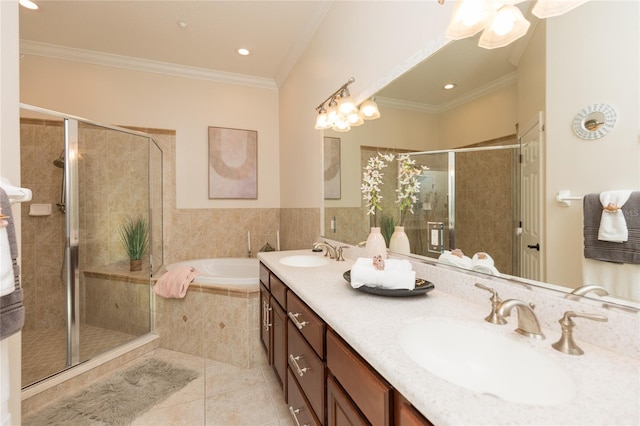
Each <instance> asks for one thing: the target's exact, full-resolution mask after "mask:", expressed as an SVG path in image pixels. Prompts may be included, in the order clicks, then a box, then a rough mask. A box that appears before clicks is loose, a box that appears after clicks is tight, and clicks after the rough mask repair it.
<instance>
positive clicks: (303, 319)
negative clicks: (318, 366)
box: [287, 292, 325, 359]
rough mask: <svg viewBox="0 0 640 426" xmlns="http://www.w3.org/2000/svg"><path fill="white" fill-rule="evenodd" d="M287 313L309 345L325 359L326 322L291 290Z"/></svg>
mask: <svg viewBox="0 0 640 426" xmlns="http://www.w3.org/2000/svg"><path fill="white" fill-rule="evenodd" d="M287 315H288V316H289V319H290V320H291V322H292V323H293V325H295V326H296V328H297V329H298V330H300V333H302V335H303V336H304V338H305V339H306V340H307V342H309V345H311V347H312V348H313V350H314V351H316V353H317V354H318V356H319V357H320V358H321V359H324V330H325V326H324V322H323V321H322V319H320V317H319V316H317V315H316V314H315V313H313V311H312V310H311V309H309V308H308V307H307V305H305V304H304V302H302V301H301V300H300V299H298V297H297V296H296V295H295V294H293V293H292V292H289V295H288V299H287Z"/></svg>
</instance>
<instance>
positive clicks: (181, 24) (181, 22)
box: [178, 21, 189, 28]
mask: <svg viewBox="0 0 640 426" xmlns="http://www.w3.org/2000/svg"><path fill="white" fill-rule="evenodd" d="M188 25H189V24H187V23H186V22H185V21H178V26H179V27H180V28H187V26H188Z"/></svg>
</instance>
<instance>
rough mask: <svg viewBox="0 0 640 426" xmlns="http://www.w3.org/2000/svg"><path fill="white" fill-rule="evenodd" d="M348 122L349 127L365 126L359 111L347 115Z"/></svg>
mask: <svg viewBox="0 0 640 426" xmlns="http://www.w3.org/2000/svg"><path fill="white" fill-rule="evenodd" d="M347 121H348V122H349V125H350V126H351V127H358V126H362V125H363V124H364V120H363V119H362V117H361V116H360V111H358V110H357V109H356V110H355V111H352V112H351V113H350V114H348V115H347Z"/></svg>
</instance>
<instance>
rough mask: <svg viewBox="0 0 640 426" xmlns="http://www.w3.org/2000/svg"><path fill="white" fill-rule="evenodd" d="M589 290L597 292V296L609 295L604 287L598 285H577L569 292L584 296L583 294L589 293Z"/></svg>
mask: <svg viewBox="0 0 640 426" xmlns="http://www.w3.org/2000/svg"><path fill="white" fill-rule="evenodd" d="M591 292H593V293H595V294H597V295H598V296H608V295H609V293H608V292H607V290H605V289H604V288H602V287H600V286H599V285H583V286H582V287H578V288H576V289H575V290H573V291H572V292H571V294H574V295H576V296H584V295H586V294H589V293H591Z"/></svg>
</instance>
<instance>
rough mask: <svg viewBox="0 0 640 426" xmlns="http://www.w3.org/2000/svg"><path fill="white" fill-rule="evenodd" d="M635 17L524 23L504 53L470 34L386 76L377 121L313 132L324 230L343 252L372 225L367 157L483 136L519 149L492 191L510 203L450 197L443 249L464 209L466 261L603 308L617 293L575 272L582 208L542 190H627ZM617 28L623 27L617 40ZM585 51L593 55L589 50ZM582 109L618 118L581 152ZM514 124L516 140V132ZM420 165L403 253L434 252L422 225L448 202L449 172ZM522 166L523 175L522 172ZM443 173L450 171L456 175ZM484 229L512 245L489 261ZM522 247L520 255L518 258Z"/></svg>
mask: <svg viewBox="0 0 640 426" xmlns="http://www.w3.org/2000/svg"><path fill="white" fill-rule="evenodd" d="M527 3H530V2H524V3H522V5H526V4H527ZM639 9H640V5H639V4H638V3H637V2H624V1H612V2H587V3H585V4H584V5H582V6H580V7H578V8H576V9H575V10H573V11H571V12H569V13H567V14H566V15H563V16H561V17H555V18H551V19H547V20H539V21H538V20H536V19H535V18H532V22H534V25H532V27H531V29H530V30H529V33H528V34H527V36H526V37H523V38H522V39H520V40H518V41H517V42H515V43H513V44H512V45H510V46H508V47H505V48H501V49H495V50H491V51H487V50H485V49H480V48H478V47H477V40H475V39H474V38H471V39H463V40H459V41H455V42H451V43H450V44H448V45H447V46H445V47H444V48H442V49H441V50H440V51H438V52H436V53H435V54H434V55H432V56H431V57H429V58H427V59H426V60H425V61H424V62H423V63H421V64H419V65H417V66H416V67H415V68H414V69H412V70H410V71H409V72H407V73H406V74H405V75H403V76H401V77H400V78H398V79H397V80H395V81H393V82H391V83H390V84H389V85H388V86H387V87H385V88H383V89H382V90H381V91H380V92H379V93H377V94H376V101H377V102H378V104H379V106H380V110H381V119H379V120H377V121H375V122H371V123H368V126H361V127H358V128H355V129H352V130H351V131H350V132H348V133H340V134H337V133H332V132H330V131H325V136H333V137H340V139H341V162H342V170H341V174H342V176H341V178H342V185H341V188H342V190H341V197H340V199H335V200H325V203H324V209H325V215H324V216H325V219H324V222H325V223H324V228H323V229H325V230H326V232H325V236H326V237H328V238H332V239H336V240H340V241H345V242H347V243H351V244H357V243H359V242H362V241H364V240H365V239H366V236H367V234H368V232H369V227H370V226H371V224H370V218H369V217H368V216H366V210H365V209H364V207H363V202H362V194H361V193H360V181H361V178H362V164H363V161H366V159H368V158H369V157H371V156H372V155H375V154H376V153H377V152H378V151H381V152H386V151H393V152H431V151H448V150H451V149H460V148H463V147H467V148H468V147H477V145H478V144H483V143H485V144H486V143H487V141H489V143H491V142H492V141H499V143H498V144H499V145H511V144H519V145H521V153H522V154H523V158H524V159H525V163H523V164H522V165H520V166H519V167H520V168H521V169H522V170H521V173H520V181H517V180H516V182H515V183H513V185H514V186H513V187H514V191H513V192H510V191H509V190H508V189H506V187H505V188H500V189H497V190H496V191H494V192H500V193H504V194H507V195H508V196H507V197H505V201H501V202H504V203H511V206H512V207H515V211H511V212H510V213H511V215H512V216H511V219H505V218H503V217H498V216H497V215H496V212H495V211H494V212H489V210H487V208H488V206H489V205H492V204H496V205H498V204H497V203H491V202H490V198H489V197H488V196H487V195H480V194H479V193H477V190H476V189H469V192H470V193H471V194H473V195H471V196H469V197H468V199H469V200H473V201H474V203H473V204H471V205H468V206H465V207H464V209H462V207H461V206H460V201H458V200H459V198H456V202H457V203H458V206H457V208H456V211H457V218H454V220H455V222H454V223H453V227H454V229H455V230H456V233H455V237H454V238H455V240H454V244H455V245H456V246H459V245H462V244H467V242H464V239H465V238H466V237H469V236H468V235H465V234H467V233H468V232H469V231H467V230H463V226H464V225H463V222H464V221H463V218H464V215H467V216H468V217H469V219H470V220H471V221H470V225H469V227H470V228H473V229H475V230H476V231H478V232H485V234H484V235H482V236H481V237H478V236H472V238H471V240H472V241H473V243H474V244H476V243H478V242H480V243H479V244H478V245H471V244H470V245H469V248H468V249H463V250H464V251H465V254H468V255H469V256H471V255H473V253H474V252H475V251H486V252H489V253H490V254H491V255H492V256H493V257H494V260H495V261H496V264H497V265H500V266H499V270H500V272H501V273H502V275H507V276H509V275H513V276H515V277H517V276H522V277H526V278H527V279H528V280H527V282H529V283H530V282H531V281H529V280H535V281H540V283H538V284H539V285H542V286H545V287H547V288H553V289H566V290H565V291H567V290H568V291H570V290H573V289H575V288H578V287H580V286H582V285H600V286H603V287H605V288H607V290H608V292H609V294H610V296H607V300H613V301H619V300H620V296H619V294H620V293H621V292H619V291H616V288H615V283H614V282H590V281H589V280H588V278H587V277H585V276H584V274H583V272H582V271H583V265H582V263H583V260H584V259H583V245H582V243H583V235H582V232H583V229H582V222H583V217H582V203H581V202H575V203H572V205H571V206H569V207H565V205H566V204H565V205H563V204H561V203H558V202H557V201H555V196H556V195H557V193H558V191H560V190H566V189H568V190H570V191H571V193H572V194H576V195H577V194H579V195H581V196H582V195H585V194H588V193H598V192H602V191H607V190H611V189H620V188H638V187H639V184H640V168H639V167H638V164H640V152H639V151H640V150H639V149H638V146H637V138H638V133H637V132H638V118H637V117H638V116H639V115H640V106H639V104H640V102H639V100H638V99H637V96H630V95H629V93H637V92H638V90H639V87H638V86H639V84H638V83H639V82H638V77H637V76H638V75H639V73H640V69H639V68H640V67H639V62H640V61H639V59H638V58H639V52H640V48H639V41H638V40H639V39H640V37H639V36H640V34H639V32H640V31H639V30H638V28H637V27H638V26H637V22H636V21H637V16H638V12H639ZM624 28H626V29H627V30H628V29H630V28H632V29H633V30H629V31H631V33H629V34H627V33H626V32H625V31H627V30H623V29H624ZM594 48H595V49H596V50H597V51H598V52H599V54H598V55H595V56H594V55H592V54H590V53H589V52H591V51H593V49H594ZM471 60H473V61H474V62H473V63H471V62H469V61H471ZM623 64H624V65H623ZM467 71H472V72H471V73H469V72H467ZM465 72H466V74H470V75H465ZM425 73H426V74H425ZM577 74H579V75H580V78H576V75H577ZM445 82H455V83H456V87H455V88H454V89H453V90H449V91H445V90H443V89H442V86H443V85H444V83H445ZM593 102H607V103H608V104H612V105H616V110H617V112H618V114H619V116H620V117H627V119H626V120H622V119H620V120H618V121H619V122H618V123H616V126H615V128H614V129H613V130H612V131H611V132H610V133H609V134H608V135H606V136H605V137H603V138H600V139H598V140H594V141H590V142H588V144H585V142H584V140H583V139H580V138H578V137H577V136H576V135H575V134H574V132H573V129H572V122H573V119H574V117H575V116H576V114H577V113H578V112H579V111H580V110H582V109H583V108H584V106H585V105H588V104H591V103H593ZM539 112H541V113H539ZM516 126H517V129H516ZM514 130H517V132H518V134H517V136H516V137H514V136H513V133H514ZM494 144H495V143H494ZM507 152H508V151H507ZM480 153H482V154H483V155H484V154H486V155H489V152H483V151H480ZM470 154H471V153H465V155H470ZM474 154H477V153H474ZM527 159H530V160H531V164H528V163H526V161H528V160H527ZM486 161H487V160H485V159H482V160H477V161H476V160H471V164H473V165H475V166H479V167H481V166H483V165H484V166H486V167H485V169H487V170H489V171H491V172H493V173H496V174H497V173H504V174H509V173H512V172H507V171H506V170H507V168H506V166H505V167H503V166H499V167H497V166H494V167H491V166H488V165H487V164H490V163H485V162H486ZM609 162H610V163H611V164H615V167H613V168H611V169H607V173H593V171H594V170H595V169H594V168H597V167H598V165H601V164H605V163H609ZM459 166H460V164H459ZM429 167H430V174H426V175H424V176H423V178H422V185H423V187H422V188H421V199H420V200H419V202H418V203H417V205H416V206H415V208H414V211H415V212H416V215H414V218H413V220H414V221H418V220H419V221H421V226H420V227H416V228H417V229H420V231H419V232H418V233H417V234H414V235H413V236H412V237H411V238H412V248H413V250H412V251H413V252H414V253H416V254H418V255H420V256H427V257H433V256H434V254H432V253H430V252H429V250H428V245H429V244H428V239H426V234H425V232H426V231H424V227H425V225H426V223H427V222H428V221H432V222H442V223H443V225H447V226H448V225H449V224H448V222H447V221H450V220H451V218H450V217H449V215H445V213H444V212H445V210H448V209H449V207H450V205H451V203H450V200H451V199H450V198H449V197H450V195H449V194H448V193H447V195H446V196H445V195H444V194H445V193H446V192H445V191H444V188H440V187H441V186H442V185H444V184H442V183H440V181H441V180H442V179H443V176H444V175H439V174H438V173H444V170H448V169H446V168H441V167H440V166H437V165H430V166H429ZM530 167H533V170H534V172H530V171H526V170H525V169H527V170H528V168H530ZM466 168H467V166H465V170H466ZM535 170H537V171H538V172H537V174H536V172H535ZM385 173H387V174H388V176H387V177H388V178H394V177H395V176H397V170H394V169H392V168H391V167H390V168H388V169H385ZM455 173H456V174H459V173H463V171H462V170H461V167H460V168H457V169H456V170H455ZM478 173H479V171H473V172H472V174H475V175H476V181H477V182H484V181H486V180H487V178H486V177H484V176H481V175H479V174H478ZM516 173H518V172H516ZM530 176H534V178H530ZM536 176H537V177H536ZM390 186H391V188H393V189H390V190H389V192H387V193H386V197H388V198H387V200H386V201H387V202H391V203H392V202H393V201H394V200H395V193H394V191H393V190H394V189H395V184H394V185H390ZM462 188H464V185H463V186H462ZM458 190H459V191H460V190H461V188H460V184H459V185H458ZM518 190H519V192H520V194H519V195H518ZM436 194H437V195H436ZM514 194H515V195H514ZM510 197H514V198H510ZM506 200H509V202H507V201H506ZM445 205H446V207H445ZM499 205H500V206H501V207H505V204H499ZM525 207H526V208H525ZM429 209H431V210H429ZM639 209H640V207H639ZM502 210H505V211H506V210H507V209H504V208H503V209H502ZM502 210H501V211H502ZM639 211H640V210H639ZM386 213H393V214H396V216H397V207H395V209H394V207H391V208H386V209H385V211H383V213H382V214H386ZM334 218H335V221H334V223H335V225H336V226H335V230H331V229H330V225H329V223H330V221H331V220H332V219H334ZM440 219H441V220H440ZM531 221H534V222H536V221H537V222H536V223H537V225H536V226H534V227H532V226H531ZM520 222H522V226H519V225H520ZM427 228H428V226H427ZM520 228H522V229H520ZM521 230H522V233H521V232H520V231H521ZM487 233H489V234H491V236H497V235H498V234H500V235H501V236H502V237H505V238H506V239H507V240H509V241H511V242H512V245H513V247H512V248H513V249H512V250H509V249H508V248H507V247H509V244H508V243H502V244H501V245H500V249H494V248H492V249H491V251H493V253H491V251H490V249H488V248H487V246H486V245H485V244H488V243H486V241H487V237H486V234H487ZM446 234H447V233H445V244H449V246H445V247H451V241H450V240H449V238H450V236H449V235H446ZM520 234H521V235H520ZM529 246H530V247H533V249H530V250H526V248H527V247H529ZM425 247H427V249H426V250H425ZM527 253H528V254H527ZM509 256H511V257H509ZM436 257H437V256H436ZM625 266H629V265H625ZM631 266H633V267H636V266H637V268H639V269H640V266H638V265H631ZM638 276H639V277H640V275H638ZM639 279H640V278H639ZM543 282H544V283H546V284H543ZM622 293H624V292H622ZM589 297H594V298H597V297H599V296H597V295H592V294H590V295H589Z"/></svg>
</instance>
